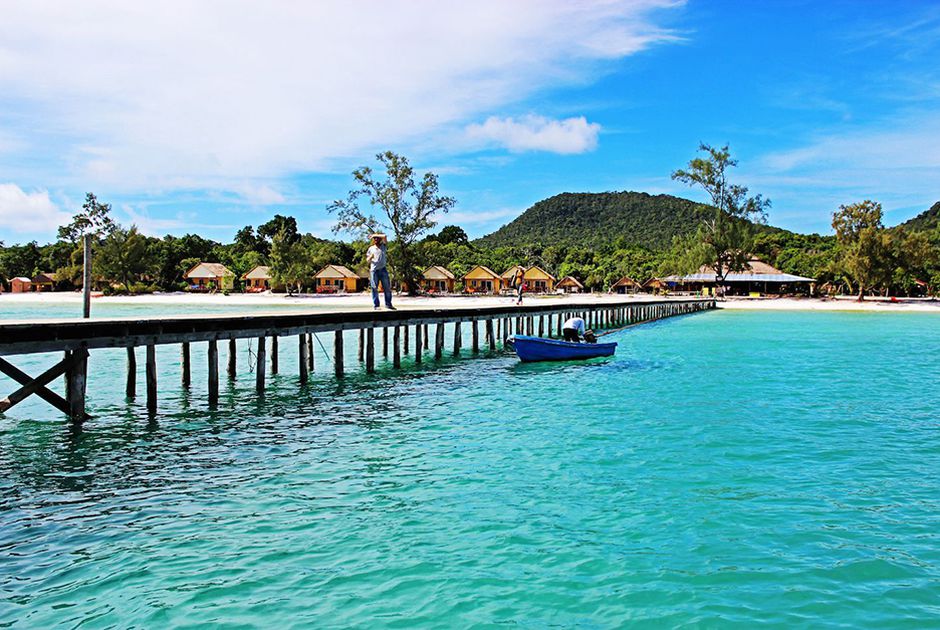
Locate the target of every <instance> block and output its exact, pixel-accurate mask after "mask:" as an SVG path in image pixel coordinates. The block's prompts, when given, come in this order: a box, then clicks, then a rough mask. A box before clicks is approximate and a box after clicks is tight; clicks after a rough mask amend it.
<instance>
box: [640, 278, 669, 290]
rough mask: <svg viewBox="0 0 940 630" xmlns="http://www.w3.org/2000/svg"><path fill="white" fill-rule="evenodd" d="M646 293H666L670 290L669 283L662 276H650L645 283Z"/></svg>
mask: <svg viewBox="0 0 940 630" xmlns="http://www.w3.org/2000/svg"><path fill="white" fill-rule="evenodd" d="M643 291H644V292H645V293H658V294H666V293H668V292H669V285H668V284H666V281H665V280H663V279H662V278H650V279H649V280H647V281H646V282H644V283H643Z"/></svg>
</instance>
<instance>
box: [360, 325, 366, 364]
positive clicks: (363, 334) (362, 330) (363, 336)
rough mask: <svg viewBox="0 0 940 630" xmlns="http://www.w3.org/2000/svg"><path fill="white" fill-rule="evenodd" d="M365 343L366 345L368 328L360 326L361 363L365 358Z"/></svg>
mask: <svg viewBox="0 0 940 630" xmlns="http://www.w3.org/2000/svg"><path fill="white" fill-rule="evenodd" d="M365 345H366V329H365V328H360V329H359V363H362V361H363V359H364V358H365V355H364V354H363V353H364V351H365Z"/></svg>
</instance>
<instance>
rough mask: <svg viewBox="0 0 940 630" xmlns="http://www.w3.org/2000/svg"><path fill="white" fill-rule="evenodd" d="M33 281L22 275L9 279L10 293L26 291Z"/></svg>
mask: <svg viewBox="0 0 940 630" xmlns="http://www.w3.org/2000/svg"><path fill="white" fill-rule="evenodd" d="M32 283H33V281H32V280H30V279H29V278H25V277H23V276H17V277H16V278H11V279H10V292H11V293H28V292H29V290H30V288H31V285H32Z"/></svg>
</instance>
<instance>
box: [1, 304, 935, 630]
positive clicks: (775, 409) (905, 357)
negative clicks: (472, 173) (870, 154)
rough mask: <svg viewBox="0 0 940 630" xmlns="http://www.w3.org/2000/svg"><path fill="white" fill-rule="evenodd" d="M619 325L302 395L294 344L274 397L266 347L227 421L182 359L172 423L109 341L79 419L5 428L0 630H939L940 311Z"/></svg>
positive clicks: (231, 390)
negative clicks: (256, 387) (598, 346)
mask: <svg viewBox="0 0 940 630" xmlns="http://www.w3.org/2000/svg"><path fill="white" fill-rule="evenodd" d="M448 337H449V335H448ZM615 337H616V340H617V341H619V342H620V344H621V345H620V348H619V350H618V354H617V356H616V358H615V359H614V360H610V361H600V362H592V363H584V364H573V365H563V364H556V365H549V364H543V365H531V366H527V365H520V364H518V363H517V362H516V361H515V360H514V359H513V358H511V357H507V356H505V355H498V356H496V357H493V358H490V359H488V360H485V361H484V360H466V359H465V360H459V361H455V360H453V359H450V360H448V361H446V362H445V364H444V365H442V366H441V365H435V364H434V362H433V360H432V361H428V360H427V359H426V362H425V364H424V366H423V367H422V368H419V369H414V368H413V367H409V368H408V369H406V370H405V371H404V372H403V373H397V374H393V373H391V372H390V371H383V369H381V368H380V371H379V373H378V374H377V375H375V376H372V377H370V376H366V375H364V374H355V373H354V374H351V375H350V376H349V377H348V378H347V379H345V381H344V382H342V383H337V382H336V381H334V380H333V379H332V378H331V377H330V376H329V370H330V365H329V363H328V358H327V357H326V356H325V355H324V353H323V351H322V350H321V348H319V347H317V369H318V371H320V372H321V373H320V374H318V375H317V377H316V379H314V381H313V382H312V383H311V384H310V386H309V387H307V388H304V389H300V388H299V387H298V385H297V384H296V376H295V374H296V365H295V364H296V361H295V357H294V355H295V354H296V352H295V351H293V349H294V347H295V345H296V344H295V343H291V341H292V340H288V339H284V340H282V344H281V347H282V357H281V372H282V373H281V374H280V375H279V376H277V377H275V378H273V379H272V380H271V383H270V388H269V390H268V393H267V396H266V398H265V400H264V401H263V402H259V401H258V400H257V399H256V398H255V396H254V394H253V392H252V386H253V375H252V374H250V373H248V371H247V369H246V368H245V366H246V362H245V359H246V357H245V354H246V353H247V346H244V345H243V346H242V347H241V348H240V349H239V359H240V361H241V365H240V368H241V371H240V374H239V378H238V380H237V381H236V382H235V384H234V385H232V384H229V383H227V382H225V381H224V380H223V391H222V396H221V402H220V405H219V409H218V410H217V411H210V410H209V409H208V408H207V406H206V404H205V386H204V381H205V372H204V370H203V371H202V372H199V371H196V372H194V374H193V378H194V386H193V389H192V391H191V392H190V393H188V394H187V393H185V392H183V391H182V390H180V389H179V387H178V386H176V385H175V384H176V383H177V382H178V378H179V374H178V368H177V365H176V358H177V350H176V349H172V348H160V349H159V351H158V361H159V364H160V378H161V380H162V383H161V387H160V390H161V400H160V410H161V412H160V415H159V416H158V418H157V419H156V421H155V422H148V421H147V420H146V418H145V414H144V413H143V412H142V405H143V400H142V398H139V399H138V400H137V401H136V402H133V403H127V402H125V401H123V399H122V391H123V373H122V371H121V370H122V366H123V356H122V355H121V354H120V353H114V352H101V351H99V352H95V353H93V355H92V364H91V378H92V387H93V392H94V395H93V397H92V400H91V405H92V408H91V412H92V413H94V414H95V415H96V416H97V417H96V418H95V420H93V421H91V422H90V423H89V424H88V425H87V427H86V429H85V431H83V432H82V433H80V434H75V433H73V432H71V431H70V430H69V429H68V427H67V426H66V424H65V423H64V422H62V421H61V420H59V419H58V418H57V417H56V416H55V413H54V412H51V411H49V410H48V409H47V408H46V407H45V406H43V404H42V403H39V404H33V403H29V405H27V404H26V403H24V404H23V405H21V406H20V407H17V408H16V409H15V410H14V411H15V412H16V414H15V415H11V416H8V417H6V418H0V625H13V626H18V627H49V626H53V625H57V624H59V625H63V626H69V627H71V626H76V625H78V624H79V622H81V621H84V622H85V623H86V624H87V626H88V627H104V626H109V625H114V626H119V627H126V626H131V625H137V626H149V627H157V626H159V627H168V626H177V625H192V626H195V625H203V624H218V623H222V622H228V623H230V624H232V625H233V626H234V625H238V624H241V625H244V626H265V627H269V626H272V625H276V626H279V627H292V626H295V627H338V626H360V627H362V626H367V627H382V626H405V627H414V626H437V627H441V626H450V627H453V626H458V627H462V626H470V625H475V624H484V625H486V624H507V625H508V624H512V625H519V626H523V627H533V628H545V627H571V626H581V627H597V628H606V627H615V626H620V625H623V624H626V623H640V622H648V624H649V625H650V626H655V627H662V626H677V625H689V626H706V627H713V626H724V625H739V626H745V627H750V626H753V625H754V624H755V623H759V622H760V623H769V624H774V625H778V626H786V627H791V626H801V625H802V626H807V627H827V626H829V627H835V626H839V627H846V626H849V627H857V626H869V627H875V626H877V627H917V628H922V627H930V626H933V627H936V626H938V618H940V533H938V532H940V478H938V470H940V397H938V396H937V393H936V392H937V389H938V388H937V383H938V382H940V362H938V357H940V318H937V317H935V316H932V315H930V314H926V315H921V314H904V315H899V314H890V315H882V314H859V313H751V312H737V313H736V312H715V313H707V314H701V315H696V316H691V317H686V318H680V319H672V320H667V321H664V322H660V323H656V324H652V325H647V326H642V327H638V328H635V329H632V330H629V331H625V332H622V333H618V334H616V335H615ZM464 338H465V340H466V339H467V338H468V335H467V331H465V333H464ZM326 341H327V340H326V338H325V337H324V338H323V342H324V346H327V347H329V346H328V344H327V343H326ZM349 342H350V344H349V345H347V348H352V347H353V346H352V345H351V342H352V337H350V338H349ZM197 348H198V349H197ZM288 349H289V351H285V350H288ZM220 354H222V355H223V356H222V357H221V360H222V361H223V364H224V358H225V357H224V355H225V351H224V349H223V350H222V351H221V352H220ZM193 357H194V359H193V360H194V367H195V368H202V367H204V366H203V365H202V364H203V363H204V362H203V361H201V360H200V358H201V357H204V354H203V353H202V349H201V348H200V347H198V346H195V345H194V354H193ZM18 363H19V364H21V365H23V366H24V367H26V366H27V364H26V363H24V361H23V360H19V361H18ZM139 363H142V361H139ZM350 364H351V365H352V366H353V367H355V366H356V361H355V353H354V352H353V351H350V352H349V354H348V355H347V365H350ZM34 367H39V364H38V363H37V365H36V366H34ZM109 372H110V374H109ZM3 385H4V389H7V390H8V389H9V384H8V383H6V382H4V383H3Z"/></svg>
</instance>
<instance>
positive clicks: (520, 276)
mask: <svg viewBox="0 0 940 630" xmlns="http://www.w3.org/2000/svg"><path fill="white" fill-rule="evenodd" d="M524 275H525V272H523V271H522V267H519V268H518V269H516V275H515V276H514V277H513V279H512V286H514V287H515V288H516V304H517V305H519V304H522V292H523V291H525V277H524Z"/></svg>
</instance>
